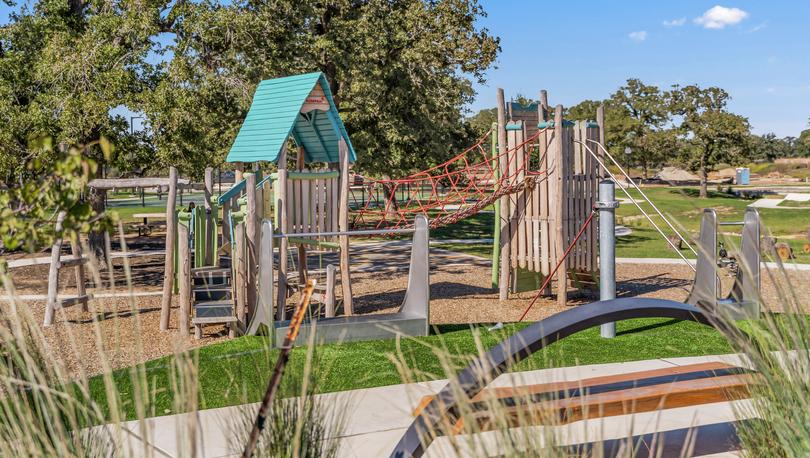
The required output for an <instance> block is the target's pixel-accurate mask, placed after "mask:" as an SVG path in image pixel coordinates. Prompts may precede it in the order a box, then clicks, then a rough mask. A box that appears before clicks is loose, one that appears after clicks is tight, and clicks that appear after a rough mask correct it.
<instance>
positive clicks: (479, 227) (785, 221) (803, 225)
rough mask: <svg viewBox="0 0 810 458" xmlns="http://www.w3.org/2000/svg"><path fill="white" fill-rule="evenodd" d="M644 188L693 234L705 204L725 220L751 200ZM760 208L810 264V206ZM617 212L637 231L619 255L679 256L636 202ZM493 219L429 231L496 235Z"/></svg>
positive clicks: (483, 251)
mask: <svg viewBox="0 0 810 458" xmlns="http://www.w3.org/2000/svg"><path fill="white" fill-rule="evenodd" d="M644 192H645V194H647V196H648V197H649V198H650V199H651V200H652V201H653V202H654V203H655V205H656V206H657V207H658V208H660V209H661V211H662V212H663V213H664V214H665V215H667V217H668V218H669V219H670V220H671V221H672V222H673V224H674V225H675V227H676V228H677V229H678V230H679V231H681V233H682V234H683V235H684V236H687V234H688V236H690V237H697V234H698V230H699V229H700V219H701V214H702V212H703V209H704V208H709V207H711V208H714V209H716V210H717V213H718V217H719V219H720V220H721V221H740V220H742V217H743V214H744V212H745V209H746V207H747V206H748V205H749V204H751V203H752V201H751V200H747V199H741V198H738V197H735V196H732V195H729V194H725V193H719V192H710V195H709V197H708V198H705V199H700V198H698V197H697V196H698V191H697V189H693V188H675V187H651V188H646V189H644ZM616 194H617V197H619V198H624V199H626V197H627V196H626V195H625V194H624V192H622V191H620V190H617V191H616ZM630 195H631V196H633V198H634V199H636V200H639V201H640V199H641V195H640V194H639V193H638V192H637V191H635V190H631V191H630ZM640 203H641V205H642V207H643V208H644V209H645V211H647V212H648V213H649V214H651V215H653V214H654V213H653V209H652V207H651V206H650V204H649V202H640ZM759 213H760V216H761V217H762V222H763V225H764V228H765V233H771V234H773V236H775V237H776V238H777V239H779V241H783V242H787V243H789V244H790V245H791V246H792V247H793V250H794V253H796V262H801V263H810V254H805V253H803V252H802V248H803V246H804V244H805V243H810V240H808V239H807V230H808V228H810V211H807V212H805V211H800V210H780V209H772V208H762V209H760V210H759ZM616 215H617V224H621V225H624V226H627V227H629V228H631V229H632V231H633V232H632V233H631V234H630V235H627V236H623V237H619V239H618V240H617V247H616V254H617V255H618V256H620V257H632V258H675V257H678V256H677V255H676V254H675V252H674V251H673V250H672V249H671V248H670V247H669V246H668V245H667V243H666V241H664V240H663V239H662V238H661V236H660V235H659V234H658V232H657V231H656V230H655V229H654V228H653V226H652V224H650V222H649V221H647V220H646V219H645V218H644V216H643V214H642V213H641V211H640V210H639V209H638V208H637V207H636V206H635V205H633V204H632V203H630V202H629V201H626V202H623V203H622V204H621V206H620V207H619V209H618V210H617V212H616ZM493 220H494V215H493V214H491V213H489V214H487V213H482V214H478V215H475V216H473V217H470V218H467V219H465V220H462V221H459V222H458V223H456V224H455V225H453V226H451V227H447V228H439V229H437V230H434V231H433V232H432V233H431V238H433V239H439V240H441V239H480V238H492V225H493ZM653 220H654V221H655V222H656V223H657V224H658V226H659V227H661V228H662V229H663V230H664V232H665V233H666V234H671V233H672V231H671V230H670V229H669V228H668V227H666V225H665V224H664V222H663V221H662V220H661V218H659V217H658V216H654V217H653ZM736 231H739V228H738V227H730V228H729V229H728V233H726V237H727V239H728V241H729V242H730V244H729V246H734V244H735V243H738V241H739V237H736V236H735V235H734V232H736ZM435 246H436V247H437V248H442V249H448V250H456V251H463V252H466V253H470V254H476V255H479V256H484V257H490V256H491V255H492V246H491V244H488V243H479V244H459V243H456V244H453V243H446V244H441V243H439V244H436V245H435ZM682 253H683V254H684V255H685V256H686V257H694V256H692V253H691V251H689V250H686V249H685V250H682Z"/></svg>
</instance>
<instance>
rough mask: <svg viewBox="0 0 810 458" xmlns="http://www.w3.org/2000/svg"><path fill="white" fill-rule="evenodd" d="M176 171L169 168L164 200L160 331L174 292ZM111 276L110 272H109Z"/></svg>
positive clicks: (164, 326)
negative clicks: (164, 221)
mask: <svg viewBox="0 0 810 458" xmlns="http://www.w3.org/2000/svg"><path fill="white" fill-rule="evenodd" d="M176 199H177V169H176V168H175V167H169V197H168V199H167V200H166V257H165V258H164V262H163V297H162V299H161V302H160V329H161V330H162V331H165V330H167V329H169V318H170V315H171V307H172V291H173V290H174V250H175V247H176V246H177V212H176V211H175V210H176V207H175V206H176V203H175V201H176ZM110 274H112V272H110Z"/></svg>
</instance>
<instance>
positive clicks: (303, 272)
mask: <svg viewBox="0 0 810 458" xmlns="http://www.w3.org/2000/svg"><path fill="white" fill-rule="evenodd" d="M305 155H306V151H305V150H304V147H303V146H299V147H298V157H296V160H295V168H296V169H297V170H298V171H299V172H301V171H302V170H304V158H305ZM308 185H309V182H306V181H303V180H298V183H297V184H296V186H297V190H296V194H297V195H298V196H301V202H297V205H299V209H300V208H305V207H306V206H307V205H308V204H309V202H307V193H305V192H304V187H305V186H308ZM312 198H313V199H314V197H312ZM307 217H308V215H307V212H302V215H301V224H302V225H306V224H307V222H308V221H307ZM302 231H303V232H313V231H310V230H309V229H307V228H303V229H302ZM306 282H307V247H306V246H304V244H303V243H302V244H299V245H298V284H299V285H304V284H306Z"/></svg>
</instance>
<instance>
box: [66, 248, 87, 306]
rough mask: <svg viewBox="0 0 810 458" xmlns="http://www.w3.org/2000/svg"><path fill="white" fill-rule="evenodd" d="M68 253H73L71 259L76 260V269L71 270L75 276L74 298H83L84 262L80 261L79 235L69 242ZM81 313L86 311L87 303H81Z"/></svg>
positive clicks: (85, 292) (85, 291)
mask: <svg viewBox="0 0 810 458" xmlns="http://www.w3.org/2000/svg"><path fill="white" fill-rule="evenodd" d="M70 251H71V252H72V253H73V259H76V260H77V264H76V267H74V268H73V270H74V272H75V274H76V296H77V297H84V296H86V295H87V290H86V289H85V285H84V280H85V275H84V262H83V261H82V239H81V237H80V236H79V234H76V236H75V237H74V238H73V239H72V240H71V241H70ZM81 304H82V312H86V311H87V310H88V306H87V301H82V302H81Z"/></svg>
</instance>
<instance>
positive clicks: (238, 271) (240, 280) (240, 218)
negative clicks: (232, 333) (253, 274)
mask: <svg viewBox="0 0 810 458" xmlns="http://www.w3.org/2000/svg"><path fill="white" fill-rule="evenodd" d="M244 215H245V213H244V212H243V211H241V210H240V211H239V212H236V213H234V214H233V224H234V226H233V233H234V234H233V238H234V243H235V244H236V246H235V247H234V248H235V249H234V250H233V253H234V255H233V270H234V275H235V277H234V279H233V290H234V295H235V296H236V319H237V326H238V327H239V329H242V330H244V329H245V327H246V325H247V321H246V320H245V318H246V311H247V306H246V304H247V300H248V299H247V270H246V262H245V261H246V260H245V258H246V257H247V248H246V246H245V245H246V242H245V216H244Z"/></svg>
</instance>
